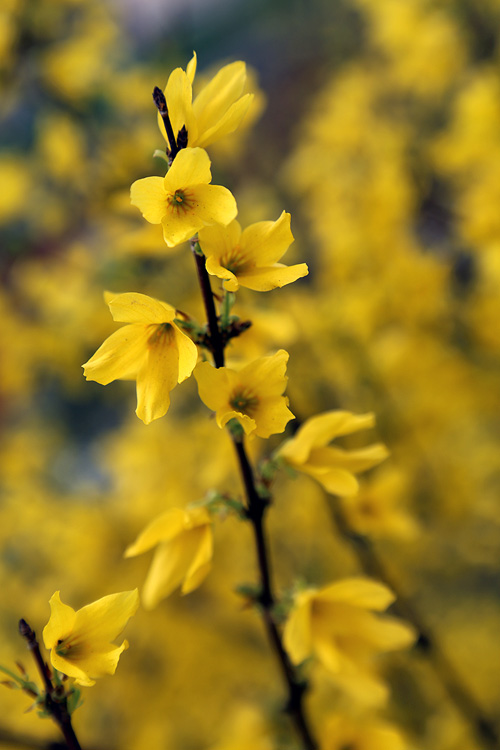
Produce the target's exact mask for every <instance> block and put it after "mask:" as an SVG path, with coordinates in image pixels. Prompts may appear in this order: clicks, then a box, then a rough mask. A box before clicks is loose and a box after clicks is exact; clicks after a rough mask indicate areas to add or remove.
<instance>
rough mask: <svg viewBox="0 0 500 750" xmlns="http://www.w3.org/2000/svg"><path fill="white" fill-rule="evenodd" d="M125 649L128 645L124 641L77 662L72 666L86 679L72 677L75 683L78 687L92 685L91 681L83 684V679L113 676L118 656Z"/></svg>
mask: <svg viewBox="0 0 500 750" xmlns="http://www.w3.org/2000/svg"><path fill="white" fill-rule="evenodd" d="M127 647H128V643H127V641H124V642H123V643H122V645H121V646H110V647H109V648H107V649H103V650H96V651H92V652H91V653H89V654H87V655H86V656H85V657H84V658H82V659H81V660H78V661H77V663H76V664H74V666H76V667H79V668H80V669H81V671H82V672H84V673H85V675H86V678H82V677H80V676H77V675H73V676H74V677H75V678H76V682H77V683H79V684H80V685H88V684H94V683H93V681H92V682H85V681H84V679H86V680H90V679H91V678H93V677H104V676H105V675H110V674H114V673H115V672H116V667H117V666H118V661H119V659H120V654H122V653H123V651H125V649H126V648H127ZM66 661H67V660H66ZM70 676H71V675H70Z"/></svg>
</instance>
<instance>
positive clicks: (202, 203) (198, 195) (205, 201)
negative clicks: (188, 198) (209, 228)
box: [193, 185, 238, 229]
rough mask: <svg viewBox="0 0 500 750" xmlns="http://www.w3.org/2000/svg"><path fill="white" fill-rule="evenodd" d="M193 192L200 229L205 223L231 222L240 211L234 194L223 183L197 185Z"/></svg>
mask: <svg viewBox="0 0 500 750" xmlns="http://www.w3.org/2000/svg"><path fill="white" fill-rule="evenodd" d="M193 193H194V197H195V200H196V213H197V215H198V216H199V217H200V219H201V220H202V223H200V229H201V227H202V226H203V225H204V224H206V225H209V224H229V223H230V222H231V221H232V220H233V219H234V218H235V216H236V214H237V213H238V208H237V206H236V201H235V199H234V196H233V195H232V193H231V192H230V191H229V190H228V189H227V188H225V187H222V186H221V185H197V186H196V189H195V190H194V191H193Z"/></svg>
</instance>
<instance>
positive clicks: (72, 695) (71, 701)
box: [66, 686, 83, 715]
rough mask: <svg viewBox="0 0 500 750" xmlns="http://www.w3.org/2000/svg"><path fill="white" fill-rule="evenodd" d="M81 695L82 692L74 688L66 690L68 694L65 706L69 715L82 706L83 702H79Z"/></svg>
mask: <svg viewBox="0 0 500 750" xmlns="http://www.w3.org/2000/svg"><path fill="white" fill-rule="evenodd" d="M81 694H82V691H81V690H79V689H78V688H77V687H75V686H73V687H71V688H70V689H69V690H68V694H67V696H66V699H67V700H66V706H67V709H68V713H69V714H70V715H71V714H72V713H73V712H74V711H76V709H77V708H80V706H81V705H83V700H80V696H81Z"/></svg>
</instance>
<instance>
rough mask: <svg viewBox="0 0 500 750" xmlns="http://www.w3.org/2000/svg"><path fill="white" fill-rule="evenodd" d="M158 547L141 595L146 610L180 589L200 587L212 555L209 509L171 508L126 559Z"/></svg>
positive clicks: (188, 589) (126, 553)
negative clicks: (179, 587)
mask: <svg viewBox="0 0 500 750" xmlns="http://www.w3.org/2000/svg"><path fill="white" fill-rule="evenodd" d="M157 544H158V545H159V546H158V549H157V550H156V555H155V557H154V560H153V564H152V565H151V568H150V569H149V573H148V576H147V578H146V583H145V584H144V589H143V592H142V601H143V604H144V607H145V608H146V609H153V607H156V605H157V604H158V602H159V601H161V599H164V598H165V597H167V596H169V595H170V594H171V593H172V591H174V589H176V588H177V587H178V586H181V593H182V594H189V593H190V592H191V591H193V590H194V589H196V588H198V586H199V585H200V583H201V582H202V581H203V579H204V578H205V576H206V575H207V574H208V572H209V570H210V567H211V561H212V556H213V532H212V519H211V517H210V514H209V512H208V511H207V509H206V508H190V509H186V510H182V509H181V508H171V509H170V510H167V511H166V512H165V513H163V514H162V515H161V516H158V518H155V520H154V521H152V522H151V523H150V524H149V526H146V528H145V529H144V531H143V532H142V533H141V534H139V536H138V538H137V539H136V541H135V542H134V543H133V544H131V545H130V547H127V549H126V551H125V557H135V556H136V555H141V554H142V553H143V552H146V551H147V550H149V549H151V548H152V547H155V546H156V545H157Z"/></svg>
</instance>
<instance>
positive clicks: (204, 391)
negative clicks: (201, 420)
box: [193, 362, 231, 412]
mask: <svg viewBox="0 0 500 750" xmlns="http://www.w3.org/2000/svg"><path fill="white" fill-rule="evenodd" d="M193 374H194V377H195V379H196V382H197V383H198V393H199V396H200V398H201V400H202V401H203V403H204V404H205V406H208V408H209V409H211V410H212V411H215V412H217V411H219V410H220V409H224V408H227V404H228V397H229V394H230V392H231V381H230V374H229V372H228V368H227V367H219V369H217V368H215V367H212V365H211V364H210V363H209V362H200V363H199V364H198V365H197V366H196V368H195V370H194V373H193Z"/></svg>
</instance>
